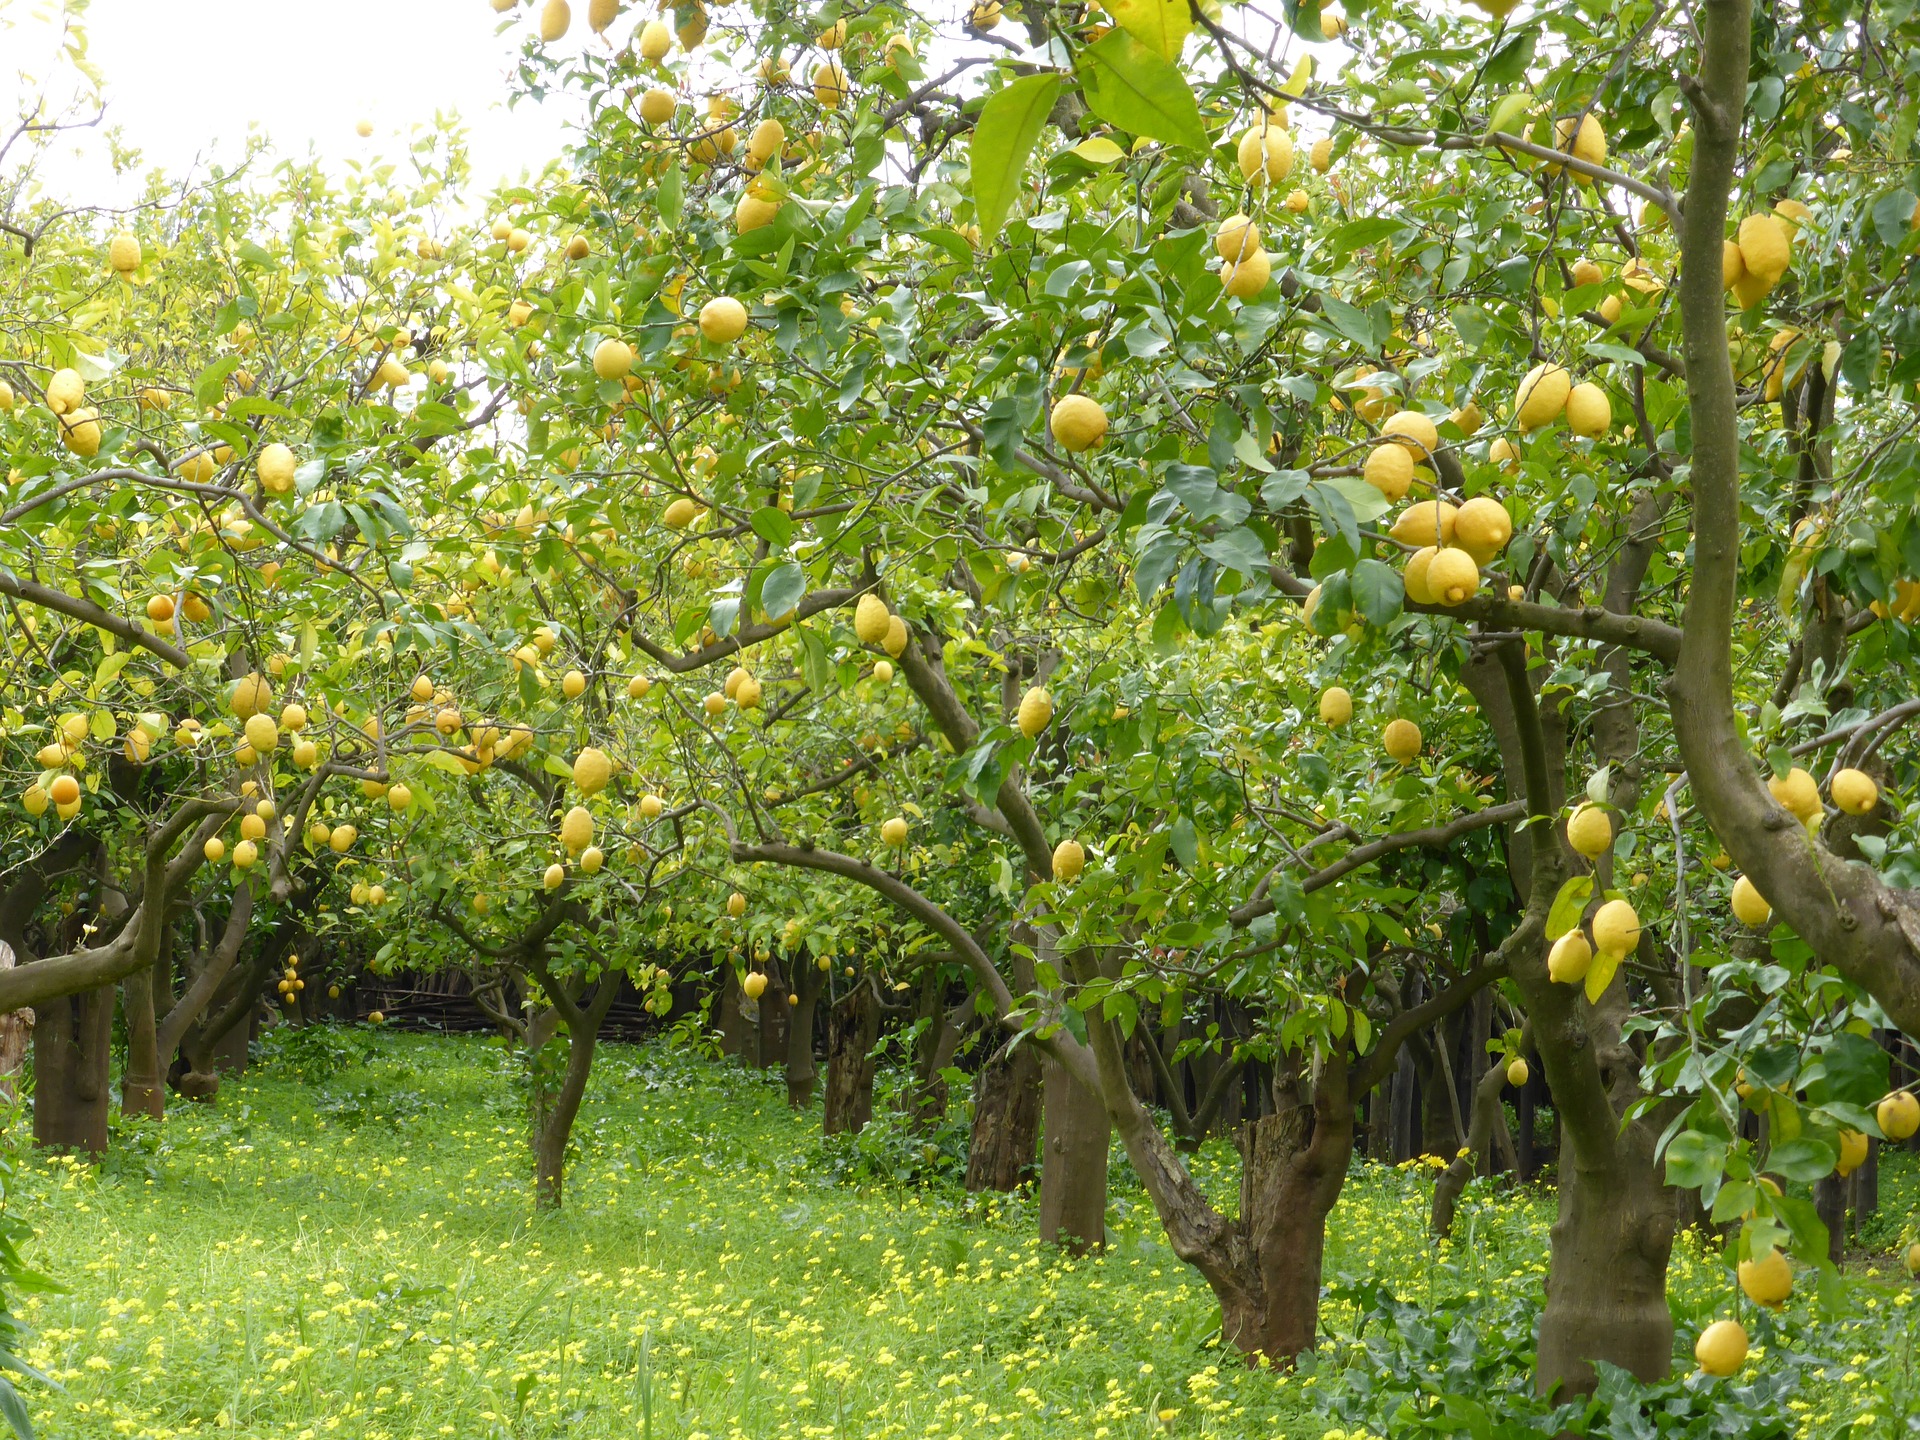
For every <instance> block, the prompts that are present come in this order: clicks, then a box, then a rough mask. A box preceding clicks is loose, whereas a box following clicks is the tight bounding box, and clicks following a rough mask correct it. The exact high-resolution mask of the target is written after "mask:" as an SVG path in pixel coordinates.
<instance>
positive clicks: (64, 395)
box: [46, 369, 87, 415]
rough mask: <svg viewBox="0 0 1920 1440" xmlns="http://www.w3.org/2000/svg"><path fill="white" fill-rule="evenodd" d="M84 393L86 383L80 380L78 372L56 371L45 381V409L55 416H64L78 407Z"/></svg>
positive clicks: (85, 391) (70, 370) (68, 370)
mask: <svg viewBox="0 0 1920 1440" xmlns="http://www.w3.org/2000/svg"><path fill="white" fill-rule="evenodd" d="M86 393H87V382H86V381H85V380H83V379H81V378H80V372H79V371H78V370H73V369H66V370H56V371H54V372H53V375H52V378H50V379H49V380H48V381H47V389H46V396H47V409H49V410H51V411H52V412H53V413H54V414H56V415H65V414H67V413H68V412H69V411H72V410H77V409H78V408H79V407H80V402H81V401H82V400H83V399H85V398H86Z"/></svg>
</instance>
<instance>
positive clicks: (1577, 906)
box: [1547, 875, 1593, 940]
mask: <svg viewBox="0 0 1920 1440" xmlns="http://www.w3.org/2000/svg"><path fill="white" fill-rule="evenodd" d="M1592 898H1593V877H1592V876H1591V875H1576V876H1574V877H1573V878H1572V879H1571V880H1569V881H1567V883H1566V884H1564V885H1562V886H1561V887H1560V893H1559V894H1558V895H1556V896H1554V897H1553V907H1552V908H1551V909H1550V910H1548V911H1547V939H1549V940H1558V939H1559V938H1560V937H1561V936H1562V935H1565V934H1567V933H1568V932H1569V931H1571V930H1572V929H1573V927H1574V926H1576V925H1578V924H1579V923H1580V915H1581V912H1582V911H1584V910H1585V909H1586V908H1587V901H1589V900H1591V899H1592Z"/></svg>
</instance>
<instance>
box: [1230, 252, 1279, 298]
mask: <svg viewBox="0 0 1920 1440" xmlns="http://www.w3.org/2000/svg"><path fill="white" fill-rule="evenodd" d="M1271 279H1273V259H1272V257H1271V256H1269V255H1268V254H1267V252H1266V251H1265V250H1254V251H1251V252H1250V253H1249V254H1248V255H1247V258H1246V259H1244V260H1242V261H1240V262H1238V263H1237V264H1236V263H1234V262H1233V261H1228V262H1227V263H1225V264H1223V265H1222V266H1221V267H1220V288H1221V289H1223V290H1225V291H1226V292H1227V294H1229V295H1231V296H1233V298H1234V299H1236V300H1251V299H1253V298H1254V296H1256V295H1258V294H1259V293H1260V292H1261V291H1262V290H1265V289H1266V288H1267V282H1268V281H1270V280H1271Z"/></svg>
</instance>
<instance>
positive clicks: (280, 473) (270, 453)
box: [254, 440, 297, 495]
mask: <svg viewBox="0 0 1920 1440" xmlns="http://www.w3.org/2000/svg"><path fill="white" fill-rule="evenodd" d="M254 468H255V469H256V470H257V471H258V472H259V475H260V484H261V486H262V487H264V488H265V490H266V492H267V493H268V494H269V495H286V494H288V493H290V492H291V491H292V489H293V472H294V470H295V469H296V468H297V462H296V460H295V459H294V454H293V451H291V450H289V449H288V448H287V447H286V446H285V445H282V444H281V443H280V442H279V441H277V440H276V441H274V442H273V443H272V444H271V445H268V446H266V447H265V448H264V449H262V450H261V452H260V458H259V460H258V461H257V462H255V467H254Z"/></svg>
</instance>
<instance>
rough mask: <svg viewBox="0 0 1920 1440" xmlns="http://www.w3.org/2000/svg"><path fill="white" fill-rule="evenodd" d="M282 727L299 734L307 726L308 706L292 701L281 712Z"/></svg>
mask: <svg viewBox="0 0 1920 1440" xmlns="http://www.w3.org/2000/svg"><path fill="white" fill-rule="evenodd" d="M280 728H281V729H282V730H291V731H292V732H293V733H294V734H296V735H298V734H299V733H300V732H301V731H302V730H304V729H306V728H307V707H306V706H304V705H301V704H299V703H297V702H294V703H290V704H288V705H287V706H286V708H285V709H283V710H281V712H280Z"/></svg>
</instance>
